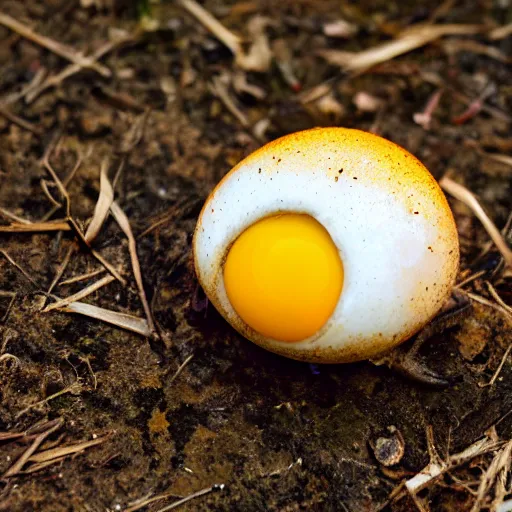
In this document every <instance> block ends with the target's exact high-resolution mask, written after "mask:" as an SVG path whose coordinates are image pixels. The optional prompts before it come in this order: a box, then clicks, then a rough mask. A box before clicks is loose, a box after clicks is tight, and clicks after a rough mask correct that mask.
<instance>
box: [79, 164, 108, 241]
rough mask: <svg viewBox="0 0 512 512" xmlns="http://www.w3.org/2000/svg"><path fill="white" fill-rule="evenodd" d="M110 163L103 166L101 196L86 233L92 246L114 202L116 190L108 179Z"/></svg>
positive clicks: (86, 237)
mask: <svg viewBox="0 0 512 512" xmlns="http://www.w3.org/2000/svg"><path fill="white" fill-rule="evenodd" d="M107 170H108V162H107V161H104V162H103V163H102V164H101V171H100V195H99V196H98V202H97V203H96V207H95V208H94V215H93V217H92V220H91V223H90V224H89V227H88V228H87V231H86V232H85V239H86V240H87V242H88V243H89V244H90V243H91V242H92V241H93V240H94V239H95V238H96V237H97V236H98V233H99V232H100V230H101V227H102V226H103V223H104V222H105V219H106V218H107V215H108V211H109V209H110V205H111V204H112V201H113V200H114V190H113V189H112V185H111V184H110V181H109V179H108V177H107Z"/></svg>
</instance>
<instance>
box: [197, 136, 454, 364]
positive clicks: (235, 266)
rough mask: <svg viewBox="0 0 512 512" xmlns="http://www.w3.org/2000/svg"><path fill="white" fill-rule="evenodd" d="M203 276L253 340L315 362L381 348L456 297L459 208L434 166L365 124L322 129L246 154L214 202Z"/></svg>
mask: <svg viewBox="0 0 512 512" xmlns="http://www.w3.org/2000/svg"><path fill="white" fill-rule="evenodd" d="M193 252H194V264H195V269H196V273H197V277H198V279H199V282H200V284H201V285H202V287H203V288H204V290H205V293H206V295H207V296H208V298H209V299H210V301H211V302H212V303H213V305H214V306H215V307H216V309H217V310H218V311H219V312H220V313H221V315H222V316H223V317H224V318H225V319H226V320H227V321H228V322H229V323H230V324H231V325H232V326H233V327H234V328H235V329H236V330H237V331H238V332H239V333H241V334H242V335H243V336H245V337H246V338H248V339H249V340H251V341H253V342H254V343H256V344H258V345H260V346H262V347H264V348H265V349H268V350H270V351H272V352H275V353H277V354H281V355H283V356H287V357H290V358H293V359H297V360H302V361H308V362H314V363H344V362H352V361H358V360H363V359H370V358H374V357H377V356H379V354H382V353H385V352H387V351H389V350H390V349H392V348H393V347H396V346H397V345H399V344H400V343H402V342H404V341H405V340H407V339H409V338H411V336H413V335H414V334H415V333H417V332H418V331H419V330H421V329H422V328H423V327H424V326H425V325H426V324H428V322H429V321H430V320H431V319H432V318H433V317H434V316H435V315H436V313H437V312H438V311H439V310H440V309H441V307H442V306H443V304H444V303H445V301H446V300H447V299H448V297H449V296H450V293H451V290H452V287H453V284H454V280H455V277H456V274H457V270H458V264H459V245H458V236H457V231H456V226H455V222H454V219H453V215H452V213H451V211H450V208H449V205H448V203H447V200H446V198H445V196H444V195H443V192H442V191H441V189H440V187H439V186H438V184H437V182H436V180H435V179H434V178H433V176H432V175H431V174H430V173H429V171H428V170H427V169H426V168H425V167H424V166H423V164H421V163H420V162H419V160H417V159H416V158H415V157H414V156H413V155H411V154H410V153H409V152H407V151H406V150H405V149H403V148H401V147H400V146H398V145H396V144H394V143H393V142H390V141H388V140H386V139H384V138H381V137H379V136H377V135H374V134H371V133H367V132H364V131H360V130H355V129H346V128H315V129H312V130H306V131H302V132H297V133H293V134H291V135H287V136H285V137H282V138H280V139H277V140H275V141H273V142H270V143H269V144H266V145H265V146H263V147H261V148H260V149H258V150H256V151H255V152H254V153H252V154H251V155H249V156H248V157H247V158H245V159H244V160H243V161H242V162H240V163H239V164H238V165H236V166H235V167H234V168H233V169H232V170H231V171H230V172H229V173H228V174H227V175H226V176H224V178H223V179H222V180H221V182H220V183H219V184H218V185H217V186H216V188H215V189H214V190H213V191H212V193H211V194H210V196H209V197H208V199H207V201H206V202H205V204H204V207H203V209H202V212H201V214H200V216H199V220H198V223H197V227H196V231H195V234H194V241H193Z"/></svg>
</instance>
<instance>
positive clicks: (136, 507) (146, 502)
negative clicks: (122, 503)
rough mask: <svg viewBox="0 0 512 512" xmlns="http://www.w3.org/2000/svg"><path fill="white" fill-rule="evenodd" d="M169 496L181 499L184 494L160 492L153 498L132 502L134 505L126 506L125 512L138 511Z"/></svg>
mask: <svg viewBox="0 0 512 512" xmlns="http://www.w3.org/2000/svg"><path fill="white" fill-rule="evenodd" d="M167 498H176V499H179V498H182V496H178V495H176V494H174V493H172V492H168V493H165V494H159V495H158V496H153V497H152V498H142V499H139V500H137V501H136V502H132V503H133V505H131V506H129V507H128V508H125V509H124V512H136V511H137V510H140V509H141V508H144V507H147V506H148V505H150V504H151V503H154V502H155V501H161V500H166V499H167Z"/></svg>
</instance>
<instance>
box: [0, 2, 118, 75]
mask: <svg viewBox="0 0 512 512" xmlns="http://www.w3.org/2000/svg"><path fill="white" fill-rule="evenodd" d="M0 25H4V26H5V27H7V28H8V29H10V30H12V31H14V32H17V33H18V34H19V35H20V36H22V37H24V38H25V39H29V40H30V41H32V42H34V43H36V44H38V45H40V46H43V47H44V48H46V49H47V50H50V51H51V52H53V53H55V54H56V55H59V56H60V57H63V58H64V59H67V60H69V61H70V62H73V63H74V64H77V65H79V66H80V67H82V68H91V69H94V71H96V72H97V73H99V74H100V75H102V76H104V77H106V78H108V77H110V76H111V75H112V72H111V71H110V69H108V68H107V67H106V66H103V65H102V64H99V63H98V62H96V61H95V60H94V59H91V58H90V57H85V56H84V55H83V54H82V53H81V52H77V51H76V50H74V49H73V48H70V47H69V46H67V45H65V44H63V43H59V42H57V41H55V40H53V39H51V38H49V37H46V36H42V35H41V34H38V33H37V32H34V31H33V30H32V29H30V28H29V27H27V26H25V25H23V23H20V22H19V21H17V20H15V19H14V18H12V17H11V16H9V15H7V14H5V13H3V12H0Z"/></svg>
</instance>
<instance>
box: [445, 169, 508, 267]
mask: <svg viewBox="0 0 512 512" xmlns="http://www.w3.org/2000/svg"><path fill="white" fill-rule="evenodd" d="M439 185H441V187H442V188H443V189H444V190H446V192H448V193H449V194H450V195H452V196H453V197H455V198H456V199H458V200H459V201H462V202H463V203H464V204H465V205H466V206H468V207H469V208H470V209H471V210H472V211H473V213H474V214H475V215H476V216H477V218H478V220H479V221H480V222H481V223H482V224H483V226H484V228H485V229H486V231H487V233H489V236H490V237H491V238H492V241H493V242H494V244H495V245H496V247H497V248H498V250H499V251H500V252H501V254H502V256H503V258H504V259H505V263H506V264H507V265H508V266H509V267H510V268H512V251H511V250H510V248H509V247H508V245H507V244H506V242H505V240H504V239H503V237H502V236H501V233H500V232H499V230H498V228H497V227H496V226H495V225H494V223H493V222H492V221H491V219H490V218H489V216H488V215H487V214H486V213H485V211H484V209H483V208H482V206H481V205H480V203H479V202H478V201H477V199H476V197H475V196H474V195H473V194H472V193H471V192H470V191H469V190H468V189H467V188H466V187H463V186H462V185H459V184H458V183H455V181H453V180H451V179H450V178H448V177H446V176H444V177H443V178H441V180H440V181H439Z"/></svg>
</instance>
